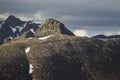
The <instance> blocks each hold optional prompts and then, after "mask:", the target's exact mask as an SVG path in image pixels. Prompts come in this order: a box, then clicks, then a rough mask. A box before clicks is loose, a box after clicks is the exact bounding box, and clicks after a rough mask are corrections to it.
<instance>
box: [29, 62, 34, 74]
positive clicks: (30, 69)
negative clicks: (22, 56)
mask: <svg viewBox="0 0 120 80" xmlns="http://www.w3.org/2000/svg"><path fill="white" fill-rule="evenodd" d="M33 68H34V67H33V65H32V64H29V74H32V72H33V71H34V70H33Z"/></svg>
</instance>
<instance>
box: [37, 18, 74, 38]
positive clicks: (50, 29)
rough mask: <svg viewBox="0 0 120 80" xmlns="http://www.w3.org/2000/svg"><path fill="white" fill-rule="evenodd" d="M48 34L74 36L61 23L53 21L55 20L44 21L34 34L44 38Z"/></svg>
mask: <svg viewBox="0 0 120 80" xmlns="http://www.w3.org/2000/svg"><path fill="white" fill-rule="evenodd" d="M50 34H67V35H72V36H73V35H74V34H73V33H72V32H71V31H69V30H68V29H67V28H66V27H65V26H64V24H63V23H61V22H59V21H57V20H55V19H46V21H45V23H44V24H43V25H42V27H41V28H40V29H39V30H38V31H37V32H36V35H37V36H45V35H50Z"/></svg>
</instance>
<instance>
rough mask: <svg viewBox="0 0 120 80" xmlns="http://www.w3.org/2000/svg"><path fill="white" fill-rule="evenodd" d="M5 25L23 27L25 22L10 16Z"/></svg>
mask: <svg viewBox="0 0 120 80" xmlns="http://www.w3.org/2000/svg"><path fill="white" fill-rule="evenodd" d="M5 23H6V24H7V25H11V26H13V27H15V26H22V24H23V23H24V22H23V21H21V20H20V19H19V18H17V17H15V16H13V15H10V16H9V17H8V18H7V19H6V20H5Z"/></svg>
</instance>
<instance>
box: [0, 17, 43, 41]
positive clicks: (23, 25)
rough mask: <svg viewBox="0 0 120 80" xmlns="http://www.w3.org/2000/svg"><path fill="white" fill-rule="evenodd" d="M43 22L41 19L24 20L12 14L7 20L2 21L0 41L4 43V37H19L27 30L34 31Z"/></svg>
mask: <svg viewBox="0 0 120 80" xmlns="http://www.w3.org/2000/svg"><path fill="white" fill-rule="evenodd" d="M41 24H42V22H41V21H39V20H32V21H22V20H20V19H19V18H16V17H15V16H13V15H10V16H9V17H8V18H7V19H6V20H5V21H0V43H3V41H4V39H12V38H14V37H18V36H20V35H22V34H23V33H24V32H26V31H31V32H32V33H34V32H35V31H36V30H37V29H38V28H39V27H40V25H41Z"/></svg>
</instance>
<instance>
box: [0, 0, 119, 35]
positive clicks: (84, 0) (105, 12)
mask: <svg viewBox="0 0 120 80" xmlns="http://www.w3.org/2000/svg"><path fill="white" fill-rule="evenodd" d="M10 14H13V15H15V16H16V17H19V18H21V19H22V20H32V19H38V20H44V19H46V18H55V19H57V20H59V21H61V22H63V23H64V24H65V26H66V27H67V28H68V29H70V30H72V31H73V32H74V33H75V34H76V35H81V36H84V35H88V36H91V35H96V34H106V35H114V34H120V0H0V18H1V19H5V18H7V17H8V16H9V15H10Z"/></svg>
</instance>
